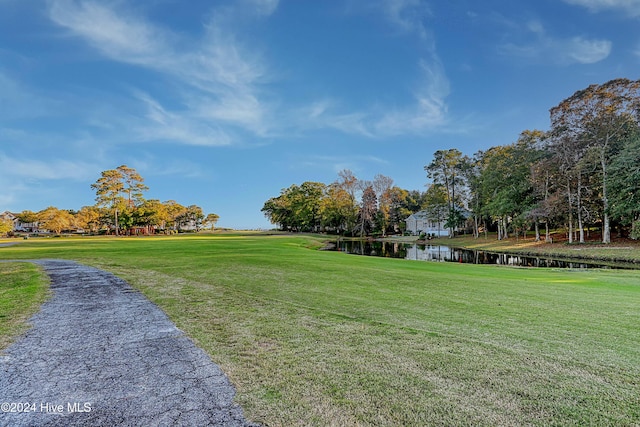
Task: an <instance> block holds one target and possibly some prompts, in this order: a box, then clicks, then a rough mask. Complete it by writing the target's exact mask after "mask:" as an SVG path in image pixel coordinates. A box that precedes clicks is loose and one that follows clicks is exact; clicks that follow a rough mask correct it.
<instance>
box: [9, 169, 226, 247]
mask: <svg viewBox="0 0 640 427" xmlns="http://www.w3.org/2000/svg"><path fill="white" fill-rule="evenodd" d="M91 188H92V189H93V190H94V191H95V192H96V204H95V205H93V206H83V207H82V208H81V209H80V210H78V211H74V210H65V209H58V208H56V207H54V206H50V207H48V208H46V209H43V210H41V211H39V212H32V211H29V210H25V211H22V212H21V213H19V214H18V215H17V218H18V220H19V221H20V222H22V223H24V224H30V223H31V224H35V223H37V227H38V229H45V230H49V231H51V232H54V233H56V234H60V233H62V232H63V231H77V230H83V231H85V232H90V233H99V232H104V233H107V234H111V233H113V234H115V235H120V234H131V233H136V234H138V233H143V234H151V233H153V232H156V231H161V232H177V231H180V230H185V229H189V230H195V231H198V230H200V229H201V228H202V227H203V226H208V227H211V229H213V227H214V226H215V224H216V222H217V221H218V218H219V216H218V215H216V214H215V213H210V214H208V215H206V216H205V214H204V212H203V210H202V208H200V207H199V206H197V205H188V206H183V205H181V204H180V203H178V202H176V201H174V200H168V201H165V202H161V201H160V200H156V199H149V200H147V199H145V198H144V192H145V191H147V190H148V187H147V186H146V185H145V184H144V179H143V178H142V176H141V175H140V174H139V173H138V172H137V171H136V170H135V169H133V168H130V167H128V166H126V165H122V166H119V167H117V168H116V169H110V170H106V171H103V172H101V176H100V178H99V179H98V180H97V181H96V182H95V183H94V184H92V185H91Z"/></svg>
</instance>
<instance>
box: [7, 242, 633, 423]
mask: <svg viewBox="0 0 640 427" xmlns="http://www.w3.org/2000/svg"><path fill="white" fill-rule="evenodd" d="M320 242H321V241H320V240H319V239H318V238H313V237H305V236H265V235H255V236H254V235H215V236H206V235H203V236H187V237H166V238H162V237H160V238H121V239H109V238H83V239H80V238H78V239H47V240H44V239H43V240H42V241H33V240H30V241H27V242H24V243H21V244H19V245H15V246H11V247H5V248H0V259H15V258H67V259H76V260H79V261H81V262H83V263H86V264H89V265H92V266H96V267H99V268H103V269H106V270H109V271H111V272H114V273H115V274H117V275H119V276H120V277H122V278H124V279H126V280H128V281H129V282H130V283H131V284H132V285H133V286H135V287H137V288H138V289H140V290H141V291H142V292H144V293H145V295H147V296H148V297H149V298H150V299H151V300H152V301H154V302H155V303H156V304H158V305H159V306H160V307H161V308H162V309H163V310H164V311H165V312H166V313H167V314H168V315H169V316H170V317H171V319H172V320H173V321H174V322H175V323H176V324H177V325H178V327H180V328H181V329H183V330H184V331H185V332H186V333H187V334H189V335H190V336H191V337H192V338H193V339H194V340H195V341H196V343H197V344H198V345H200V346H201V347H202V348H204V349H205V350H206V351H207V352H208V353H209V354H210V355H211V357H212V359H213V360H214V361H215V362H216V363H218V364H219V365H220V366H221V367H222V368H223V370H224V371H225V372H226V373H227V374H228V375H229V376H230V378H231V380H232V382H233V383H234V384H235V386H236V388H237V391H238V395H237V397H236V400H237V402H238V403H239V404H240V405H242V406H243V408H244V410H245V415H246V416H247V418H248V419H251V420H253V421H256V422H263V423H266V424H268V425H271V426H278V425H281V426H291V425H305V426H306V425H318V426H325V425H376V426H378V425H388V426H397V425H491V426H495V425H638V424H640V272H639V271H604V270H603V271H589V272H585V271H553V270H542V269H538V270H536V269H522V268H509V267H496V266H473V265H462V264H450V263H427V262H412V261H404V260H394V259H382V258H367V257H358V256H353V255H346V254H344V253H339V252H325V251H318V250H316V249H317V247H318V246H320V245H321V243H320ZM6 268H7V267H6V265H3V264H2V263H0V272H4V271H5V270H6Z"/></svg>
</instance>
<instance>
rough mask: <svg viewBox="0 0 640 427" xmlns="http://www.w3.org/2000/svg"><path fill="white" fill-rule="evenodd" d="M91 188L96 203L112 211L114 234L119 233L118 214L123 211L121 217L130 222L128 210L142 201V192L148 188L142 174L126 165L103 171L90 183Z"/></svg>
mask: <svg viewBox="0 0 640 427" xmlns="http://www.w3.org/2000/svg"><path fill="white" fill-rule="evenodd" d="M91 188H92V189H94V190H95V192H96V202H97V205H98V206H102V207H105V208H107V209H109V210H111V212H112V213H113V226H114V230H115V234H116V235H119V234H120V233H119V230H120V224H119V222H120V221H119V220H118V214H119V213H124V215H123V216H124V218H123V219H124V220H126V221H127V222H128V223H129V222H132V221H130V220H131V219H132V218H133V215H132V214H131V213H130V212H128V210H131V209H132V208H133V207H135V206H136V205H137V204H141V203H142V202H143V201H144V198H143V192H144V191H146V190H148V189H149V188H148V187H147V186H146V185H144V179H143V178H142V176H141V175H140V174H139V173H138V172H137V171H136V170H135V169H133V168H130V167H128V166H127V165H122V166H118V167H117V168H116V169H110V170H106V171H103V172H102V173H101V176H100V178H99V179H98V180H97V181H96V182H95V183H94V184H92V185H91ZM125 210H127V212H125ZM126 225H130V224H126Z"/></svg>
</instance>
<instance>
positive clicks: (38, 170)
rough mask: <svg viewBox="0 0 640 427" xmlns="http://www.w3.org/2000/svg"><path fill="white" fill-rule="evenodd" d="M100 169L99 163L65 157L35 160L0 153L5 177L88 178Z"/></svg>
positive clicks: (0, 167) (34, 178)
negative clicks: (66, 158)
mask: <svg viewBox="0 0 640 427" xmlns="http://www.w3.org/2000/svg"><path fill="white" fill-rule="evenodd" d="M96 170H100V169H99V166H98V165H95V164H91V163H87V162H82V161H70V160H64V159H50V160H47V161H41V160H33V159H29V158H27V157H25V158H15V157H9V156H7V155H5V154H3V153H0V171H2V172H1V174H2V175H3V176H4V177H9V176H11V177H13V178H14V179H15V178H20V179H25V180H67V179H70V180H75V181H83V180H87V179H89V178H91V177H93V176H94V175H95V171H96Z"/></svg>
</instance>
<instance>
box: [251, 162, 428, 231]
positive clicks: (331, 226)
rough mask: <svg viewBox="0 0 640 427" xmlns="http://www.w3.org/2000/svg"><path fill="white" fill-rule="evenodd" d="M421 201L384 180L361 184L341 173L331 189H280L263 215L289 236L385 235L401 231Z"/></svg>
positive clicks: (347, 172)
mask: <svg viewBox="0 0 640 427" xmlns="http://www.w3.org/2000/svg"><path fill="white" fill-rule="evenodd" d="M424 197H425V193H421V192H419V191H408V190H404V189H402V188H400V187H398V186H395V185H394V183H393V179H391V178H389V177H387V176H384V175H380V174H378V175H376V176H375V177H374V179H373V181H370V180H361V179H358V178H357V177H356V176H355V175H354V174H353V172H352V171H350V170H348V169H345V170H343V171H341V172H339V174H338V179H337V180H336V181H335V182H333V183H331V184H324V183H321V182H310V181H307V182H304V183H302V184H301V185H297V184H294V185H292V186H290V187H288V188H285V189H283V190H282V191H281V193H280V195H279V196H277V197H272V198H270V199H269V200H267V201H266V202H265V204H264V207H263V208H262V212H263V213H264V214H265V216H266V217H267V218H268V219H269V220H270V221H271V223H273V224H277V225H278V226H279V227H280V229H282V230H287V231H307V232H319V231H327V232H333V233H337V234H343V235H359V236H364V235H371V234H380V235H383V236H384V235H386V234H387V233H389V232H394V233H395V232H401V231H403V230H404V228H405V223H404V220H405V219H406V218H407V216H409V215H410V214H411V213H412V212H415V211H417V210H420V209H421V208H422V207H423V206H424V205H425V200H424Z"/></svg>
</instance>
